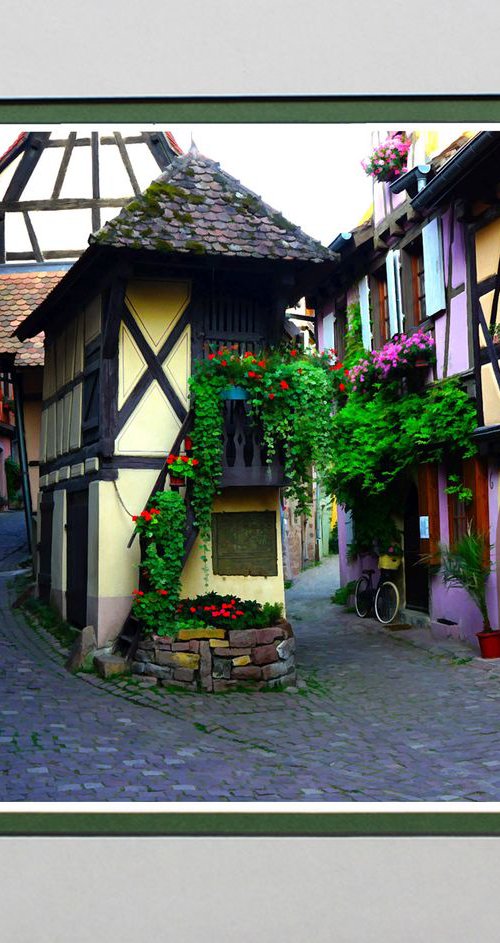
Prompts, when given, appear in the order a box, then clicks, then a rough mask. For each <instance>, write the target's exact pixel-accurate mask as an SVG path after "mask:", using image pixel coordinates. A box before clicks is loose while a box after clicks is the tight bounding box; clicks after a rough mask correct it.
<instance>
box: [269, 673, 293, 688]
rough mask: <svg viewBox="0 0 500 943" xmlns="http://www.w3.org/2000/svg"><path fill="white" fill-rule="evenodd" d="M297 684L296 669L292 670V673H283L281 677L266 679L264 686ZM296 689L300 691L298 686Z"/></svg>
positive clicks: (285, 686)
mask: <svg viewBox="0 0 500 943" xmlns="http://www.w3.org/2000/svg"><path fill="white" fill-rule="evenodd" d="M296 684H297V675H296V673H295V672H294V671H292V672H291V673H290V674H287V675H283V676H282V677H281V678H272V679H271V680H269V681H266V682H265V684H264V685H263V686H264V687H266V688H279V687H284V688H289V687H290V688H295V685H296ZM296 690H297V691H298V688H296Z"/></svg>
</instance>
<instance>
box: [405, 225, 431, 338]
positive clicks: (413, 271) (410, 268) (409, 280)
mask: <svg viewBox="0 0 500 943" xmlns="http://www.w3.org/2000/svg"><path fill="white" fill-rule="evenodd" d="M402 281H403V298H404V310H405V315H406V327H407V328H411V327H417V325H418V324H421V323H422V321H425V318H426V303H425V274H424V251H423V245H422V237H421V236H419V237H418V239H414V240H413V242H412V243H410V245H409V246H407V247H406V248H405V249H404V250H403V252H402Z"/></svg>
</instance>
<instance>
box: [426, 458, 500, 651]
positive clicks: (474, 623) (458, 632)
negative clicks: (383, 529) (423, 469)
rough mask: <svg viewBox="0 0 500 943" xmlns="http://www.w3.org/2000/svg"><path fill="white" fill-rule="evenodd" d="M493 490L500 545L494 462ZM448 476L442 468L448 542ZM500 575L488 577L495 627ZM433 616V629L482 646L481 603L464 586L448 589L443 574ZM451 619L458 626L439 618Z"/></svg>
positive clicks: (443, 528)
mask: <svg viewBox="0 0 500 943" xmlns="http://www.w3.org/2000/svg"><path fill="white" fill-rule="evenodd" d="M488 472H489V476H488V480H489V489H488V505H489V520H490V543H491V544H493V546H494V547H496V546H497V544H498V541H499V538H500V534H498V488H499V479H498V468H497V467H496V466H494V465H493V464H492V463H490V465H489V468H488ZM445 487H446V479H445V475H444V470H443V469H440V474H439V516H440V532H441V541H442V542H443V543H448V541H449V527H448V503H447V496H446V494H445V491H444V489H445ZM495 556H498V552H497V553H496V554H495V551H494V550H493V552H492V559H493V560H494V559H495ZM498 578H499V577H498V574H496V573H495V572H494V573H492V574H491V576H490V578H489V580H488V589H487V603H488V612H489V616H490V622H491V625H492V627H493V628H497V627H499V608H498V586H497V582H498ZM430 616H431V622H432V626H433V630H434V632H435V633H436V634H438V635H441V636H443V637H446V636H451V637H454V638H457V639H463V640H465V641H467V642H469V643H470V644H471V645H473V647H474V648H476V649H478V642H477V639H476V632H479V631H480V630H481V628H482V620H481V615H480V613H479V610H478V608H477V606H476V605H475V604H474V603H473V602H472V600H471V599H470V597H469V596H468V595H467V593H465V592H464V591H463V590H461V589H457V588H448V587H446V586H444V584H443V581H442V579H441V577H440V576H439V574H437V576H434V577H433V578H432V580H431V605H430ZM443 618H444V619H449V620H451V621H452V622H455V623H456V625H452V626H446V625H443V624H440V623H439V622H438V619H443Z"/></svg>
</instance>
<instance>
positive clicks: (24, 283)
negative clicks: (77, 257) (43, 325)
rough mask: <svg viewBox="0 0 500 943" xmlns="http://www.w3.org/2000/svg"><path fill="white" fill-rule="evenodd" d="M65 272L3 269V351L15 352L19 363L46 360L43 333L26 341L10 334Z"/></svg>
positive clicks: (0, 338) (37, 363)
mask: <svg viewBox="0 0 500 943" xmlns="http://www.w3.org/2000/svg"><path fill="white" fill-rule="evenodd" d="M64 274H65V270H64V269H60V270H55V271H34V272H20V271H17V272H0V354H4V353H14V352H16V359H15V363H16V364H17V365H18V366H21V367H32V366H40V365H41V364H43V334H38V335H37V336H36V337H33V338H31V340H28V341H25V342H24V343H21V341H18V340H17V338H16V337H12V336H11V335H12V333H13V331H15V330H16V328H17V327H18V326H19V325H20V324H21V322H22V321H24V319H25V318H27V317H28V314H31V312H32V311H33V310H34V309H35V308H36V307H37V305H39V304H40V303H41V302H42V301H43V300H44V298H46V297H47V295H48V293H49V291H51V290H52V288H54V287H55V285H57V283H58V282H59V281H60V279H61V278H62V276H63V275H64Z"/></svg>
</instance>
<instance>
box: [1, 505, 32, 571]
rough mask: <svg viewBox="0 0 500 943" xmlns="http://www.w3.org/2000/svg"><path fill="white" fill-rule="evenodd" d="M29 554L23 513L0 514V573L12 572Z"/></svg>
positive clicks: (7, 512) (5, 512)
mask: <svg viewBox="0 0 500 943" xmlns="http://www.w3.org/2000/svg"><path fill="white" fill-rule="evenodd" d="M28 554H29V550H28V541H27V540H26V521H25V517H24V511H2V513H1V514H0V572H1V571H3V570H13V569H14V567H15V566H16V564H17V563H18V562H19V561H20V560H26V557H27V556H28Z"/></svg>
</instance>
